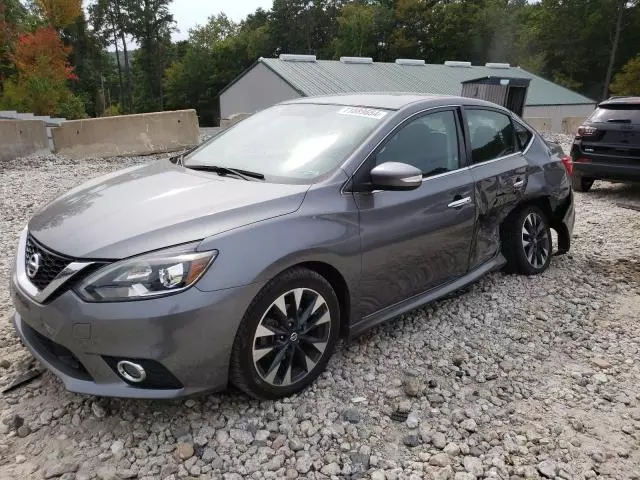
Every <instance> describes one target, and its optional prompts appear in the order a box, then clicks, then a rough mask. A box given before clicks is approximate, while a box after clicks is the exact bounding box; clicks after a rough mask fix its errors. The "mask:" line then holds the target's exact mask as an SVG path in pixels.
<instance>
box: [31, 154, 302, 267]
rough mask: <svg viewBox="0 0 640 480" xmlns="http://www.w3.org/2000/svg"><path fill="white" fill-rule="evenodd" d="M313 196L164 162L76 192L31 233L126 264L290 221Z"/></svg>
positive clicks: (70, 250) (58, 247)
mask: <svg viewBox="0 0 640 480" xmlns="http://www.w3.org/2000/svg"><path fill="white" fill-rule="evenodd" d="M308 189H309V185H283V184H273V183H264V182H260V181H256V182H249V181H244V180H240V179H236V178H235V177H221V176H218V175H217V174H215V173H209V172H196V171H194V170H189V169H187V168H184V167H182V166H179V165H174V164H173V163H171V162H170V161H168V160H163V161H158V162H154V163H150V164H146V165H140V166H136V167H132V168H129V169H126V170H123V171H120V172H116V173H113V174H110V175H107V176H104V177H100V178H97V179H95V180H92V181H90V182H88V183H85V184H83V185H81V186H79V187H77V188H75V189H73V190H71V191H70V192H68V193H66V194H65V195H63V196H62V197H60V198H58V199H56V200H54V201H53V202H52V203H50V204H49V205H47V206H45V207H44V208H43V209H42V210H41V211H39V212H38V213H37V214H36V215H35V216H34V217H33V218H32V219H31V221H30V222H29V231H30V233H31V234H32V235H33V237H34V238H35V239H36V240H37V241H38V242H40V243H41V244H42V245H44V246H45V247H47V248H49V249H51V250H53V251H55V252H58V253H61V254H64V255H67V256H70V257H74V258H90V259H119V258H126V257H130V256H132V255H137V254H140V253H144V252H149V251H152V250H157V249H160V248H163V247H170V246H173V245H178V244H181V243H187V242H192V241H196V240H200V239H203V238H206V237H210V236H212V235H216V234H218V233H221V232H224V231H227V230H231V229H234V228H238V227H242V226H244V225H248V224H250V223H254V222H259V221H261V220H266V219H268V218H273V217H277V216H281V215H286V214H288V213H292V212H294V211H296V210H297V209H298V208H300V205H301V204H302V201H303V199H304V196H305V193H306V192H307V190H308Z"/></svg>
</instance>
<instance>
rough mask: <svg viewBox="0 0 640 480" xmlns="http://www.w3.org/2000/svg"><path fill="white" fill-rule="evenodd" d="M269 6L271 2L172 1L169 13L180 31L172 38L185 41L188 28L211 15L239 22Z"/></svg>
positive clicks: (252, 0)
mask: <svg viewBox="0 0 640 480" xmlns="http://www.w3.org/2000/svg"><path fill="white" fill-rule="evenodd" d="M271 4H272V0H173V3H172V4H171V13H173V18H174V19H175V21H176V24H177V27H178V30H180V31H179V32H176V33H175V34H174V36H173V38H174V40H185V39H186V38H187V36H188V35H189V29H190V28H193V27H195V26H196V25H203V24H204V23H206V21H207V18H209V17H210V16H211V15H217V14H218V13H221V12H222V13H226V14H227V16H228V17H229V18H231V19H232V20H234V21H236V22H239V21H240V20H242V19H243V18H244V17H246V16H247V15H248V14H249V13H252V12H254V11H255V10H256V9H257V8H259V7H262V8H263V9H264V10H268V9H270V8H271Z"/></svg>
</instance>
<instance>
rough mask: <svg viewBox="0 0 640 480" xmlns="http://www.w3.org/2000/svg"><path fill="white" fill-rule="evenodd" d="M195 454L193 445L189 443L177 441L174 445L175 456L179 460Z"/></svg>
mask: <svg viewBox="0 0 640 480" xmlns="http://www.w3.org/2000/svg"><path fill="white" fill-rule="evenodd" d="M194 454H195V450H194V448H193V445H192V444H190V443H179V444H178V445H177V446H176V457H178V458H179V459H180V460H183V461H184V460H188V459H190V458H191V457H193V455H194Z"/></svg>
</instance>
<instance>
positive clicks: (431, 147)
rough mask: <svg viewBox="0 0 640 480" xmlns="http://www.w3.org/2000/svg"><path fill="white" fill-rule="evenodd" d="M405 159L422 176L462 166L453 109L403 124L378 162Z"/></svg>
mask: <svg viewBox="0 0 640 480" xmlns="http://www.w3.org/2000/svg"><path fill="white" fill-rule="evenodd" d="M385 162H402V163H408V164H409V165H413V166H414V167H417V168H419V169H420V170H421V171H422V173H423V175H425V176H429V175H437V174H439V173H445V172H448V171H451V170H456V169H458V168H459V167H460V161H459V157H458V131H457V128H456V119H455V116H454V113H453V112H452V111H445V112H438V113H432V114H429V115H425V116H424V117H420V118H418V119H416V120H414V121H412V122H410V123H409V124H407V125H405V126H404V127H402V128H401V129H400V130H399V131H398V132H396V134H395V135H394V136H393V137H392V138H391V140H389V141H388V142H387V143H386V144H385V146H384V147H383V148H382V150H380V151H379V152H378V154H377V156H376V164H377V165H380V164H381V163H385Z"/></svg>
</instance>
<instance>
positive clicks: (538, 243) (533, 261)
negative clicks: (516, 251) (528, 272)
mask: <svg viewBox="0 0 640 480" xmlns="http://www.w3.org/2000/svg"><path fill="white" fill-rule="evenodd" d="M522 247H523V248H524V253H525V256H526V257H527V261H528V262H529V264H530V265H531V266H532V267H534V268H542V267H543V266H544V265H545V264H546V263H547V259H548V258H549V253H550V250H551V242H550V239H549V231H548V230H547V227H546V224H545V222H544V220H543V219H542V217H541V216H540V215H539V214H537V213H535V212H532V213H530V214H529V215H527V217H526V218H525V220H524V224H523V225H522Z"/></svg>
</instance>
